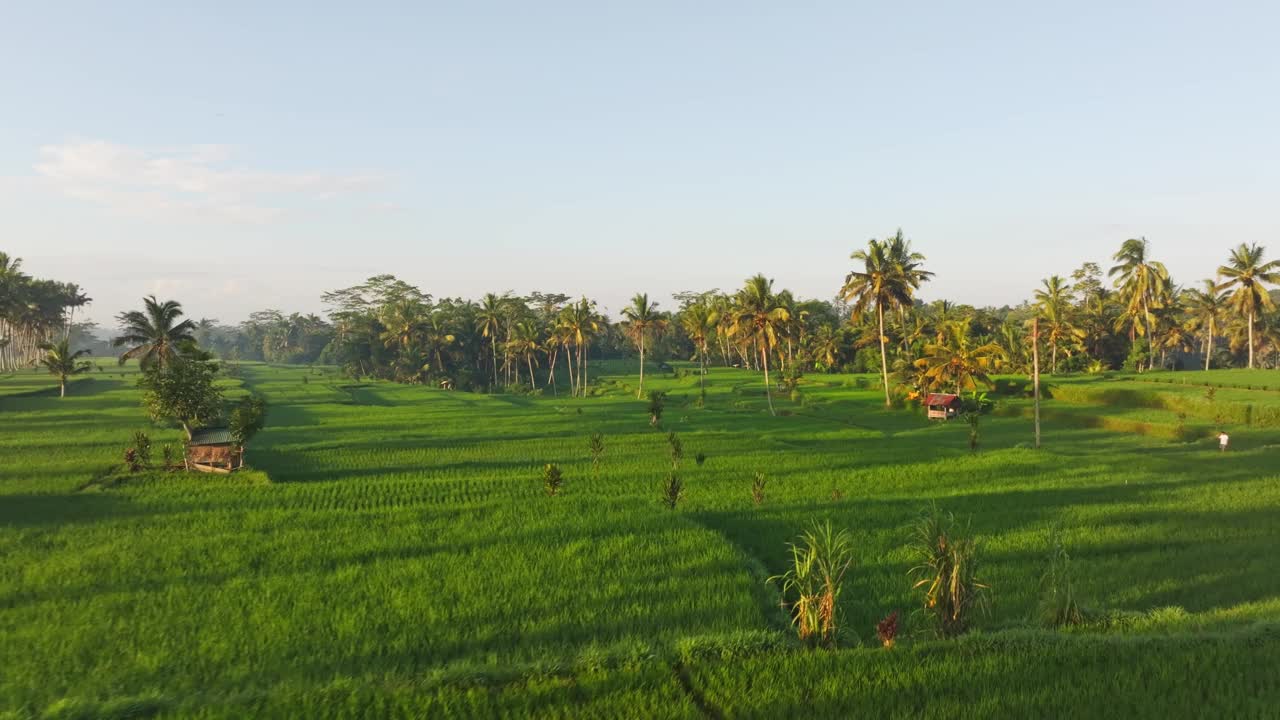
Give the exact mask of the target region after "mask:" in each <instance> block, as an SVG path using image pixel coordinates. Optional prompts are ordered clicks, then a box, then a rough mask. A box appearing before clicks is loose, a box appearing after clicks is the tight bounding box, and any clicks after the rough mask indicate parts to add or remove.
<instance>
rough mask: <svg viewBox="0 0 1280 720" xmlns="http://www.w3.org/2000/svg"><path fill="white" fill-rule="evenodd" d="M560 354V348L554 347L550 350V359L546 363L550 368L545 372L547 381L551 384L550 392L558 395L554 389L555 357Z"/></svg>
mask: <svg viewBox="0 0 1280 720" xmlns="http://www.w3.org/2000/svg"><path fill="white" fill-rule="evenodd" d="M559 355H560V349H559V348H555V349H553V350H552V351H551V361H550V362H549V363H547V364H548V365H549V366H550V370H549V371H548V372H547V383H548V384H550V385H551V394H552V395H559V394H560V393H559V392H557V391H556V358H557V357H558V356H559Z"/></svg>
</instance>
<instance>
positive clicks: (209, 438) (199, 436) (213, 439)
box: [187, 428, 233, 445]
mask: <svg viewBox="0 0 1280 720" xmlns="http://www.w3.org/2000/svg"><path fill="white" fill-rule="evenodd" d="M232 442H233V440H232V439H231V431H230V430H228V429H227V428H201V429H200V430H195V431H193V432H192V433H191V441H190V442H188V443H187V444H188V445H230V444H231V443H232Z"/></svg>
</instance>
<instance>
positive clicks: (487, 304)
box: [476, 293, 506, 388]
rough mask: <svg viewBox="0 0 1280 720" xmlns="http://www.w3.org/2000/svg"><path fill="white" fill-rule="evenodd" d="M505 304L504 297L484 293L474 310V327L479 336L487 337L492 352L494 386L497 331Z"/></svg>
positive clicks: (496, 374) (495, 380)
mask: <svg viewBox="0 0 1280 720" xmlns="http://www.w3.org/2000/svg"><path fill="white" fill-rule="evenodd" d="M505 305H506V298H502V297H498V296H497V295H494V294H493V293H485V296H484V297H483V298H482V299H481V300H480V308H479V310H478V311H477V312H476V329H477V330H479V331H480V336H481V337H487V338H489V349H490V350H491V351H492V353H493V386H494V388H497V387H498V332H499V331H500V330H501V329H502V318H503V317H504V312H503V311H504V310H505Z"/></svg>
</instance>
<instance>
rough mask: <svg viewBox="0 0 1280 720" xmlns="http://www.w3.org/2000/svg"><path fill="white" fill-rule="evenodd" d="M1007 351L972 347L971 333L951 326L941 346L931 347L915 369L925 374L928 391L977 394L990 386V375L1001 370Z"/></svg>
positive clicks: (987, 346) (991, 345)
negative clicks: (976, 391) (953, 391)
mask: <svg viewBox="0 0 1280 720" xmlns="http://www.w3.org/2000/svg"><path fill="white" fill-rule="evenodd" d="M1004 358H1005V351H1004V348H1002V347H1000V345H998V344H996V343H994V342H988V343H983V344H982V345H978V346H973V345H972V344H971V343H970V341H969V335H968V333H966V332H964V330H963V328H962V327H961V326H959V325H952V326H951V330H950V331H949V332H948V333H947V336H946V337H944V338H943V341H942V342H935V343H930V344H928V345H926V346H925V348H924V356H923V357H921V358H920V359H919V360H916V362H915V364H916V367H917V368H919V369H920V370H922V371H923V372H924V380H925V381H926V382H927V383H928V386H929V389H932V390H942V389H952V388H954V389H955V392H956V394H959V393H961V392H963V391H965V390H977V389H978V384H979V383H981V384H983V385H986V386H988V387H990V386H991V375H990V374H991V372H993V371H995V370H998V369H999V368H1000V365H1001V362H1002V361H1003V360H1004Z"/></svg>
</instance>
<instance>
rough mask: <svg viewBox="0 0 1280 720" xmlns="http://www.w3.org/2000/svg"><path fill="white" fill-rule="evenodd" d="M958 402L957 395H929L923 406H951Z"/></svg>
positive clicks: (958, 397)
mask: <svg viewBox="0 0 1280 720" xmlns="http://www.w3.org/2000/svg"><path fill="white" fill-rule="evenodd" d="M959 401H960V396H959V395H949V394H947V393H929V395H928V397H926V398H925V399H924V404H925V405H930V406H932V405H945V406H951V405H954V404H955V403H957V402H959Z"/></svg>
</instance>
